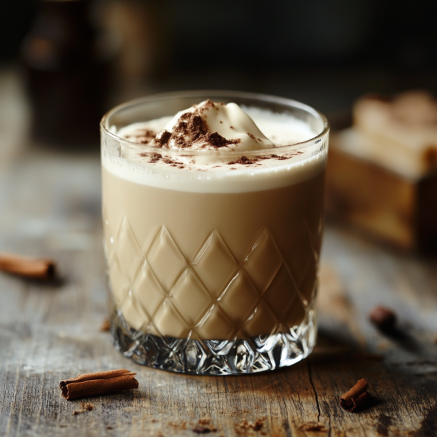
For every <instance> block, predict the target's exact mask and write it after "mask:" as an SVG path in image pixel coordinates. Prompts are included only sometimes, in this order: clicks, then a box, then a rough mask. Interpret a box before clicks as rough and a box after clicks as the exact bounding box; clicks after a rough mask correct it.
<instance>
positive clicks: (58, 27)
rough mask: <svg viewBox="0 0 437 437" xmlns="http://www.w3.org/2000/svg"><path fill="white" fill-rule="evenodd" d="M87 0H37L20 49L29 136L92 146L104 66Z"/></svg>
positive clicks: (102, 107) (103, 93)
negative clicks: (25, 88)
mask: <svg viewBox="0 0 437 437" xmlns="http://www.w3.org/2000/svg"><path fill="white" fill-rule="evenodd" d="M90 6H91V1H89V0H63V1H56V0H43V1H40V2H39V9H38V12H37V14H36V16H35V19H34V22H33V25H32V26H31V29H30V32H29V34H28V35H27V37H26V38H25V40H24V43H23V47H22V61H23V64H24V70H25V76H26V82H27V89H28V94H29V99H30V105H31V109H32V131H31V132H32V136H33V138H34V139H35V140H37V141H38V142H43V143H49V144H53V145H56V146H60V147H61V146H68V145H70V146H71V145H74V146H75V147H96V148H97V147H98V144H99V121H100V118H101V117H102V115H103V113H104V112H105V111H106V110H107V109H108V108H107V104H106V101H107V98H106V97H107V94H108V67H109V63H110V59H108V56H104V53H105V47H104V45H103V46H102V41H103V39H102V38H101V36H102V35H101V33H100V32H99V31H98V29H97V28H96V26H95V25H94V23H93V22H92V20H91V16H90Z"/></svg>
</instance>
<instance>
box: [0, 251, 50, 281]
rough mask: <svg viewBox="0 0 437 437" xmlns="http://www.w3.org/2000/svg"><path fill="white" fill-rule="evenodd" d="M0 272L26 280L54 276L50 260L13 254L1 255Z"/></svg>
mask: <svg viewBox="0 0 437 437" xmlns="http://www.w3.org/2000/svg"><path fill="white" fill-rule="evenodd" d="M0 270H3V271H4V272H8V273H13V274H15V275H20V276H25V277H27V278H34V279H50V278H53V276H54V275H55V262H54V261H53V260H52V259H50V258H29V257H25V256H21V255H16V254H13V253H1V254H0Z"/></svg>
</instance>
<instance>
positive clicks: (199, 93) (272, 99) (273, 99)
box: [100, 90, 330, 157]
mask: <svg viewBox="0 0 437 437" xmlns="http://www.w3.org/2000/svg"><path fill="white" fill-rule="evenodd" d="M210 96H215V97H227V98H232V97H237V98H242V99H253V100H259V101H263V102H266V103H278V104H282V105H284V106H288V107H292V108H297V109H300V110H302V111H306V112H307V113H309V114H312V115H313V116H315V117H317V118H319V119H320V120H321V121H322V122H323V130H322V132H320V133H319V134H317V135H316V136H314V137H312V138H309V139H308V140H305V141H300V142H297V143H293V144H287V145H284V146H278V147H274V148H268V149H259V150H233V151H231V150H229V151H221V150H220V151H217V150H186V149H167V148H164V149H163V148H162V147H153V146H148V145H145V144H140V143H136V142H134V141H130V140H127V139H125V138H122V137H120V136H118V135H117V134H115V133H113V132H111V131H110V130H109V126H108V121H109V119H110V118H111V117H112V116H113V115H114V114H116V113H117V112H118V111H122V110H123V109H126V108H128V107H130V106H132V107H133V106H135V105H139V104H141V103H147V102H152V101H156V100H171V99H175V98H183V97H187V98H188V97H199V98H202V99H203V100H205V99H206V98H209V97H210ZM100 127H101V129H102V131H103V132H104V133H105V135H108V136H110V137H112V138H113V139H114V140H116V141H118V142H121V143H124V145H126V146H128V147H130V148H132V149H139V150H141V151H143V152H147V153H160V154H162V153H163V152H165V154H169V155H179V156H180V155H183V156H205V155H206V154H211V153H217V152H218V153H220V154H223V155H229V156H240V157H241V156H242V155H245V156H259V155H265V154H272V153H278V152H280V151H281V153H282V152H285V151H286V150H287V149H289V148H291V147H293V148H294V147H296V146H299V147H300V148H302V147H303V148H307V147H312V146H314V145H315V144H318V143H319V142H320V140H321V139H322V138H323V137H325V136H326V135H327V134H328V133H329V130H330V125H329V122H328V119H327V118H326V116H325V115H324V114H322V113H321V112H320V111H318V110H317V109H314V108H313V107H312V106H309V105H307V104H305V103H302V102H299V101H297V100H294V99H289V98H286V97H279V96H273V95H270V94H261V93H252V92H246V91H232V90H192V91H176V92H173V91H171V92H165V93H157V94H152V95H150V96H145V97H140V98H137V99H133V100H129V101H127V102H125V103H121V104H119V105H117V106H115V107H114V108H112V109H110V110H109V111H108V112H106V114H105V115H104V116H103V117H102V119H101V121H100Z"/></svg>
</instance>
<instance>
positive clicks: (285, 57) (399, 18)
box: [0, 0, 437, 147]
mask: <svg viewBox="0 0 437 437" xmlns="http://www.w3.org/2000/svg"><path fill="white" fill-rule="evenodd" d="M436 12H437V5H436V3H435V2H434V1H432V0H416V1H414V2H413V1H404V2H394V1H392V0H354V1H349V0H306V1H301V2H297V1H284V0H270V1H268V2H265V1H261V0H252V1H251V2H247V1H231V0H223V1H221V2H205V1H201V0H186V1H183V2H181V1H178V0H160V1H156V0H155V1H154V0H63V1H59V0H58V1H55V0H40V1H35V0H2V2H1V5H0V32H1V39H0V41H1V43H0V62H1V71H2V72H3V76H2V77H3V82H2V86H1V88H0V92H1V95H0V100H1V101H2V103H3V102H4V101H5V100H4V99H5V98H6V95H7V94H8V93H10V92H11V87H13V86H18V85H19V86H20V87H21V86H22V91H23V98H24V99H25V101H26V102H27V103H28V105H29V111H30V115H31V120H33V130H32V132H33V136H34V138H36V139H38V140H42V141H52V142H53V141H54V142H55V143H57V144H58V145H60V144H61V143H67V142H75V141H76V142H77V141H79V142H81V143H83V141H84V140H87V139H91V140H90V141H91V142H93V143H95V147H97V144H98V132H97V123H98V121H99V119H100V116H101V115H102V114H103V113H104V112H105V111H106V110H107V109H109V108H110V107H111V106H114V105H115V104H118V103H120V102H122V101H125V100H127V99H131V98H135V97H139V96H143V95H147V94H151V93H155V92H161V91H171V90H182V89H201V88H213V89H214V88H215V89H238V90H245V91H256V92H263V93H269V94H275V95H281V96H285V97H291V98H294V99H297V100H301V101H304V102H306V103H308V104H310V105H312V106H314V107H316V108H317V109H319V110H321V111H323V112H325V113H328V114H330V113H334V112H335V111H342V110H345V109H347V108H350V106H351V104H352V102H353V101H354V100H355V99H356V98H357V97H358V96H360V95H361V94H363V93H366V92H370V91H371V92H380V93H388V94H392V93H396V92H399V91H402V90H406V89H411V88H422V89H426V90H429V91H431V92H435V91H436V89H437V74H436V72H437V71H436V70H437V56H436V53H437V32H436V30H435V24H434V17H435V13H436ZM11 74H12V75H13V76H14V79H12V78H11V76H10V75H11ZM6 76H7V79H5V77H6ZM5 81H6V82H7V83H6V82H5ZM12 82H13V83H12ZM5 110H10V108H9V109H5V108H4V104H2V111H5ZM72 120H73V124H75V125H76V128H75V129H70V127H69V126H71V124H72V123H71V121H72ZM78 126H80V128H79V127H78ZM66 132H69V135H65V133H66Z"/></svg>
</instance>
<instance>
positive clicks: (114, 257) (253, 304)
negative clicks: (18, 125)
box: [101, 91, 329, 375]
mask: <svg viewBox="0 0 437 437" xmlns="http://www.w3.org/2000/svg"><path fill="white" fill-rule="evenodd" d="M206 99H211V100H213V101H217V102H223V103H229V102H234V103H237V104H238V105H240V106H241V107H242V108H243V109H244V110H246V111H247V112H248V113H249V115H250V114H252V113H254V111H255V112H256V114H258V115H257V116H258V119H259V117H261V119H263V117H265V118H266V119H269V120H270V119H274V120H276V122H278V123H280V124H281V123H282V126H285V127H286V126H287V123H288V124H290V126H291V123H297V124H298V125H299V126H302V125H304V126H305V128H307V129H308V131H309V132H311V134H310V135H309V137H310V139H308V140H306V141H301V142H299V143H295V144H289V145H284V146H277V147H275V148H274V149H263V150H251V151H244V152H242V151H221V150H220V151H218V150H195V151H193V150H187V149H177V150H176V149H164V148H157V147H152V146H148V145H144V144H138V143H135V142H132V141H130V140H129V138H123V137H122V136H119V135H118V133H119V132H120V129H122V128H124V127H126V126H129V125H131V124H133V123H141V122H145V121H149V120H155V119H159V118H161V117H169V116H173V115H174V114H176V113H177V112H178V111H181V110H183V109H186V108H189V107H190V106H192V105H193V104H196V103H199V102H201V101H204V100H206ZM260 128H261V131H262V130H263V129H262V124H261V125H260ZM328 135H329V125H328V122H327V120H326V118H325V117H324V116H323V115H322V114H320V113H319V112H317V111H316V110H314V109H312V108H311V107H309V106H307V105H304V104H302V103H299V102H296V101H294V100H289V99H285V98H279V97H273V96H268V95H261V94H251V93H243V92H231V91H192V92H179V93H168V94H159V95H154V96H149V97H146V98H142V99H139V100H135V101H131V102H128V103H125V104H123V105H120V106H117V107H116V108H114V109H113V110H111V111H109V112H108V113H107V114H106V115H105V116H104V117H103V119H102V122H101V139H102V143H101V156H102V186H103V223H104V247H105V255H106V260H107V271H108V282H109V290H110V296H111V306H112V309H111V311H112V313H111V332H112V335H113V341H114V344H115V347H116V348H117V349H118V350H119V351H121V352H122V353H123V354H124V355H125V356H126V357H129V358H131V359H132V360H134V361H135V362H137V363H140V364H144V365H147V366H150V367H154V368H159V369H164V370H168V371H173V372H181V373H190V374H210V375H230V374H240V373H256V372H263V371H268V370H274V369H277V368H279V367H284V366H290V365H292V364H294V363H296V362H298V361H300V360H302V359H303V358H305V357H306V356H308V354H309V353H310V352H311V351H312V349H313V347H314V345H315V342H316V331H317V326H316V310H315V298H316V294H317V272H318V260H319V253H320V247H321V242H322V233H323V216H324V204H323V197H324V196H323V194H324V177H325V167H326V158H327V151H328ZM290 143H293V141H291V142H290ZM242 156H243V158H242ZM157 157H159V159H160V162H161V163H162V162H167V163H168V165H165V164H161V165H156V160H157ZM211 160H214V161H216V162H217V165H215V166H209V167H205V166H203V167H202V163H207V162H211ZM196 163H197V164H196ZM237 163H240V165H237ZM241 163H244V164H245V165H241Z"/></svg>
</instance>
